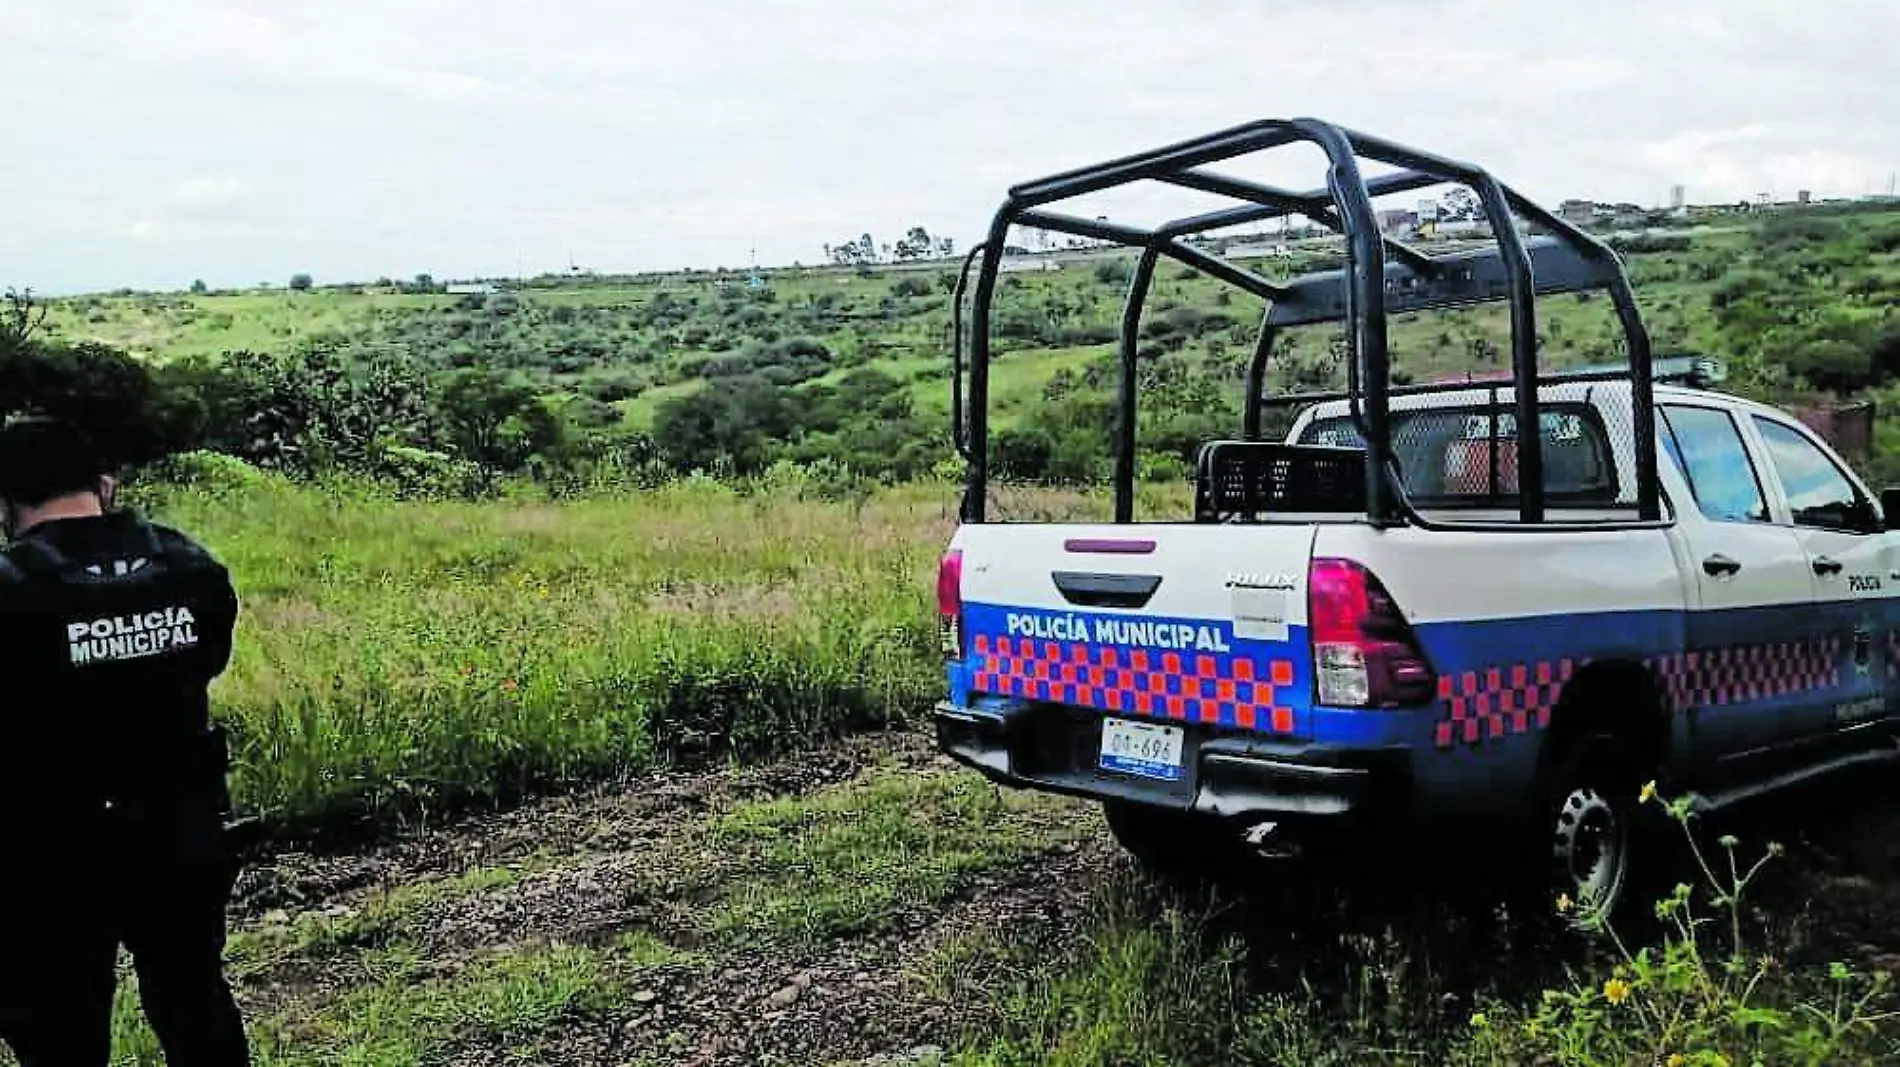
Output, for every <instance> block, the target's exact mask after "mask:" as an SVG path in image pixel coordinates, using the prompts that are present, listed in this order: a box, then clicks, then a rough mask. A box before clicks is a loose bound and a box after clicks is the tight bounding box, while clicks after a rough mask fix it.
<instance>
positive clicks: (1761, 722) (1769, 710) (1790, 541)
mask: <svg viewBox="0 0 1900 1067" xmlns="http://www.w3.org/2000/svg"><path fill="white" fill-rule="evenodd" d="M1658 410H1659V413H1660V415H1661V417H1660V418H1659V419H1658V420H1657V423H1658V425H1657V432H1658V433H1659V434H1660V435H1661V437H1662V444H1663V449H1664V451H1665V452H1666V453H1667V454H1668V455H1669V457H1670V458H1671V459H1672V460H1674V461H1675V462H1674V466H1675V470H1676V473H1678V474H1680V475H1681V477H1682V481H1683V482H1684V483H1686V485H1685V487H1686V489H1687V490H1688V494H1689V496H1690V498H1691V499H1692V500H1693V501H1694V504H1695V506H1694V507H1693V508H1689V507H1680V506H1679V507H1677V508H1676V509H1675V510H1676V519H1677V525H1676V532H1677V534H1678V536H1680V537H1681V538H1682V541H1683V546H1684V548H1685V549H1686V555H1687V558H1686V559H1685V561H1684V562H1685V564H1686V565H1687V566H1688V567H1689V568H1690V572H1691V574H1692V575H1693V578H1694V581H1695V596H1694V597H1693V599H1692V601H1691V603H1690V607H1689V613H1688V618H1687V620H1686V625H1685V626H1684V637H1685V646H1686V647H1685V648H1684V651H1683V653H1682V654H1681V655H1680V656H1672V657H1669V658H1668V659H1667V660H1666V661H1665V662H1664V664H1663V665H1662V668H1661V671H1660V673H1661V674H1662V676H1663V680H1664V682H1665V684H1666V685H1667V687H1668V690H1669V693H1670V695H1671V697H1672V699H1673V702H1674V704H1675V710H1676V713H1677V714H1678V715H1682V716H1685V717H1686V718H1687V731H1688V744H1689V746H1690V748H1691V750H1692V752H1691V753H1690V754H1691V755H1692V756H1693V758H1695V759H1697V760H1708V761H1711V762H1720V761H1722V760H1726V759H1732V758H1735V757H1739V756H1745V755H1751V754H1756V753H1759V752H1760V751H1761V750H1763V749H1766V748H1768V747H1769V746H1772V745H1773V744H1774V743H1775V742H1776V741H1777V740H1778V739H1779V737H1780V731H1781V722H1780V718H1779V716H1780V715H1781V713H1782V710H1783V708H1784V706H1785V705H1786V703H1787V702H1788V701H1789V700H1791V699H1797V700H1798V699H1802V698H1801V697H1800V695H1799V694H1798V693H1796V692H1794V691H1793V689H1792V688H1791V686H1792V680H1793V679H1794V678H1796V677H1797V676H1798V669H1799V668H1800V667H1802V666H1807V667H1815V666H1817V665H1816V664H1809V663H1804V661H1802V660H1800V659H1799V652H1800V650H1801V649H1803V648H1806V647H1808V646H1806V645H1803V644H1800V643H1799V641H1800V637H1805V636H1811V635H1799V636H1797V635H1795V634H1791V633H1790V624H1791V621H1792V620H1800V619H1802V618H1803V617H1804V615H1805V612H1804V611H1803V610H1802V609H1804V608H1805V607H1806V606H1807V604H1808V603H1809V600H1810V597H1811V588H1810V583H1809V576H1808V559H1807V556H1806V554H1805V553H1804V552H1802V550H1801V544H1800V542H1799V541H1798V540H1797V539H1796V537H1795V532H1794V531H1793V530H1792V529H1790V528H1788V527H1786V526H1780V525H1777V524H1776V523H1775V522H1774V521H1773V515H1772V513H1771V512H1770V510H1769V502H1768V494H1767V491H1766V490H1765V489H1764V482H1763V479H1762V478H1761V477H1760V475H1759V473H1758V472H1757V470H1756V468H1755V464H1754V461H1753V459H1752V458H1751V456H1750V454H1749V450H1748V447H1747V445H1746V442H1745V439H1744V437H1743V435H1742V429H1741V427H1740V425H1739V424H1738V423H1737V422H1736V420H1735V418H1734V417H1733V416H1731V415H1730V414H1729V412H1727V411H1726V410H1724V409H1722V408H1720V407H1715V406H1705V405H1700V404H1695V403H1693V402H1681V403H1678V402H1673V401H1672V402H1670V403H1668V404H1664V405H1662V406H1661V407H1660V408H1659V409H1658ZM1667 484H1668V483H1665V485H1667ZM1796 625H1799V623H1798V622H1796Z"/></svg>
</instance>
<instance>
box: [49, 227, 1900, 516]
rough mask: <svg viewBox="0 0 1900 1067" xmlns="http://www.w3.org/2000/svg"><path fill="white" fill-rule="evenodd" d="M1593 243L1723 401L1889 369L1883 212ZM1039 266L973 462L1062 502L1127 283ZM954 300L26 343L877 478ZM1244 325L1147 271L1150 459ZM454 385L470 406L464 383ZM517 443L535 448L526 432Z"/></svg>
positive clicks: (1096, 405)
mask: <svg viewBox="0 0 1900 1067" xmlns="http://www.w3.org/2000/svg"><path fill="white" fill-rule="evenodd" d="M1610 238H1611V240H1612V241H1613V242H1615V243H1617V244H1618V246H1619V247H1620V248H1621V249H1622V250H1623V252H1624V254H1625V256H1626V258H1627V260H1628V263H1629V265H1630V271H1631V274H1632V276H1633V278H1634V279H1635V281H1636V284H1637V287H1638V295H1639V299H1640V301H1641V304H1642V306H1643V309H1644V312H1645V315H1646V317H1647V320H1648V323H1649V326H1650V330H1651V334H1652V337H1653V339H1654V343H1655V347H1656V349H1657V350H1658V351H1659V352H1662V353H1669V352H1676V351H1695V352H1702V353H1709V354H1715V355H1720V356H1724V357H1727V358H1728V359H1730V360H1731V362H1732V364H1733V365H1734V366H1735V368H1736V370H1737V377H1736V379H1735V381H1734V387H1735V388H1738V389H1740V390H1742V391H1745V392H1753V393H1756V394H1759V395H1761V396H1763V397H1765V398H1768V399H1774V400H1780V401H1789V400H1797V399H1804V398H1805V399H1812V398H1814V397H1816V396H1820V395H1823V394H1828V395H1836V396H1839V395H1851V394H1856V393H1861V392H1864V391H1867V390H1878V389H1880V388H1881V387H1883V386H1884V384H1885V382H1886V381H1887V378H1888V375H1889V373H1890V371H1891V370H1893V369H1895V368H1896V367H1900V356H1896V355H1895V353H1894V351H1893V349H1894V340H1893V339H1894V337H1895V327H1894V320H1893V319H1892V317H1891V315H1892V311H1891V309H1892V308H1893V306H1894V305H1895V303H1896V301H1895V296H1896V295H1897V294H1900V257H1897V254H1896V246H1897V245H1900V210H1895V209H1894V207H1893V206H1892V205H1880V204H1860V205H1852V206H1851V207H1850V208H1848V209H1841V208H1812V209H1806V210H1801V211H1779V212H1771V213H1765V214H1761V215H1751V216H1744V217H1740V219H1739V221H1732V222H1729V223H1725V224H1724V225H1722V226H1705V227H1696V228H1685V229H1682V230H1676V231H1648V232H1645V233H1643V234H1640V235H1632V234H1618V233H1612V234H1610ZM1337 256H1338V253H1337V250H1336V249H1329V248H1328V247H1326V246H1325V244H1324V243H1323V242H1322V243H1320V244H1317V245H1310V246H1307V247H1306V248H1305V249H1304V250H1303V251H1301V252H1300V253H1298V254H1296V255H1294V256H1292V257H1288V258H1283V259H1278V260H1270V261H1265V262H1267V263H1272V264H1274V266H1273V267H1268V266H1265V265H1262V264H1260V263H1256V264H1255V266H1256V269H1260V270H1262V271H1263V272H1267V273H1276V272H1277V273H1278V274H1280V275H1286V274H1291V273H1301V272H1306V271H1311V270H1316V269H1327V268H1330V267H1332V266H1335V265H1336V264H1337V261H1338V260H1337ZM1055 266H1056V267H1058V268H1059V269H1049V270H1030V271H1021V272H1012V273H1009V274H1006V275H1005V276H1004V277H1003V278H1002V280H1001V282H1000V285H999V289H998V299H997V305H996V314H995V321H994V324H993V337H994V342H995V346H996V351H997V353H998V356H997V361H996V363H995V365H994V371H993V373H994V387H993V391H992V403H993V411H994V414H995V422H994V425H995V426H996V427H998V429H999V431H1000V436H999V439H998V441H997V447H998V449H999V451H1000V452H1001V462H1000V467H1001V469H1002V471H1003V472H1004V473H1006V474H1010V475H1013V476H1022V477H1029V478H1055V479H1059V480H1065V481H1070V480H1077V479H1088V478H1091V477H1095V476H1098V475H1099V474H1100V473H1101V467H1100V463H1101V461H1102V460H1103V459H1104V458H1105V455H1104V451H1105V450H1104V449H1102V448H1101V447H1100V445H1101V442H1102V438H1103V435H1104V434H1105V427H1106V426H1107V425H1108V424H1109V423H1108V415H1107V411H1108V409H1107V407H1106V404H1107V402H1108V398H1109V396H1110V394H1111V391H1112V380H1113V377H1114V369H1113V368H1114V342H1115V338H1116V335H1117V323H1118V321H1119V315H1120V306H1121V300H1122V295H1123V292H1124V289H1125V286H1126V281H1127V277H1128V274H1129V270H1130V260H1129V258H1128V257H1127V256H1125V255H1119V256H1118V255H1114V254H1108V253H1101V254H1096V255H1093V256H1082V257H1070V258H1066V259H1063V260H1059V261H1056V262H1055ZM954 280H955V279H954V274H953V271H952V269H951V267H950V266H949V265H948V264H947V263H946V264H941V265H934V266H933V265H925V266H921V267H920V266H918V265H914V264H913V265H907V266H902V267H857V268H799V269H783V270H774V271H768V272H764V273H763V274H762V275H760V276H759V277H757V278H756V279H753V278H748V277H747V276H745V275H739V274H732V273H678V274H667V275H650V276H638V277H616V278H568V277H543V278H537V279H530V280H526V281H523V282H519V283H499V284H498V285H496V286H494V287H493V288H494V291H491V292H473V293H468V292H463V293H454V294H451V293H447V292H442V291H441V290H442V289H443V288H444V287H443V286H441V285H439V284H437V283H434V282H432V281H429V280H428V279H422V280H420V282H419V283H405V284H396V283H379V284H377V285H373V286H338V287H330V288H323V287H317V288H312V289H309V290H307V291H291V290H279V291H268V292H263V291H257V292H244V293H202V294H164V295H150V294H120V295H112V296H90V297H78V298H69V299H63V300H59V301H56V302H53V303H52V305H51V309H50V310H51V314H50V316H49V318H48V320H47V322H46V324H45V326H44V328H43V332H42V334H41V340H42V341H43V342H45V343H50V344H54V345H60V344H64V345H77V346H81V347H83V346H84V345H86V344H88V343H89V344H93V345H99V346H105V347H107V348H109V349H112V350H119V351H124V352H126V353H129V354H130V355H131V356H132V357H133V358H134V359H136V360H138V361H140V362H141V363H142V364H143V365H145V366H147V367H148V368H155V370H154V373H160V374H161V375H162V374H164V373H166V372H167V370H168V369H170V371H171V372H172V377H173V378H175V379H184V378H190V377H191V376H192V375H196V376H197V377H198V378H200V379H201V378H202V377H203V376H204V375H206V374H216V373H218V368H220V367H225V368H226V369H228V367H229V365H230V358H229V357H230V354H231V353H250V354H251V355H250V356H247V357H244V358H245V359H247V360H249V364H248V365H249V366H251V367H252V370H253V371H255V370H256V368H257V367H259V366H263V365H265V364H273V365H275V364H282V363H284V362H285V361H289V362H290V363H294V364H297V365H298V366H301V367H303V368H304V370H305V371H307V372H309V374H310V375H314V376H315V377H316V378H323V377H324V375H325V374H328V373H329V372H327V371H320V370H319V371H310V368H309V364H310V362H311V360H312V359H317V360H318V361H319V362H325V361H327V362H325V365H326V366H327V365H330V364H334V365H335V366H336V367H337V368H338V370H337V371H336V373H339V374H344V375H346V376H352V377H358V378H360V377H362V376H363V375H362V374H360V373H358V372H359V371H361V370H362V369H363V368H366V367H377V368H380V370H379V371H378V373H381V374H383V375H385V376H386V377H390V380H391V381H393V382H396V383H398V384H401V383H407V384H406V385H403V388H412V389H413V390H414V391H416V392H430V391H439V390H440V389H442V388H446V386H445V385H444V383H446V382H455V381H459V382H461V386H460V387H459V388H461V389H462V391H463V393H464V394H467V395H478V396H482V397H488V396H490V395H491V394H493V393H494V392H495V390H496V389H500V388H502V385H501V384H499V383H504V382H505V383H506V389H507V390H512V391H513V392H511V393H510V394H509V395H510V397H511V399H510V400H509V404H513V405H514V406H513V407H509V406H508V405H506V404H504V405H502V407H503V408H505V409H506V410H502V411H500V419H501V421H505V419H506V418H510V417H513V418H516V419H517V421H518V422H519V423H520V424H521V425H524V426H528V427H529V429H526V430H521V432H520V433H519V434H518V435H517V436H520V437H521V438H522V440H523V442H525V443H523V444H522V445H521V447H518V448H514V449H513V450H512V452H511V453H510V456H509V457H502V456H500V455H499V453H497V454H495V455H483V456H472V457H471V456H467V455H466V454H465V453H466V451H467V450H466V449H465V448H463V447H462V446H463V445H464V444H466V442H465V441H464V442H458V441H457V440H455V435H454V434H453V433H445V432H442V431H441V429H440V424H441V423H443V422H445V421H446V422H455V421H457V419H461V421H464V422H466V421H467V420H466V419H465V418H462V417H461V415H454V414H451V415H450V416H449V417H448V418H446V419H442V418H430V417H425V416H427V412H418V413H416V417H417V419H418V420H420V421H421V422H428V423H432V424H433V425H434V428H433V429H431V428H429V427H422V428H420V429H417V430H414V431H409V430H406V429H404V427H405V425H406V423H405V421H404V419H402V418H384V417H381V416H380V415H379V416H378V418H379V420H380V421H381V423H382V424H383V425H384V426H385V427H394V428H395V429H394V430H387V431H386V432H385V433H384V434H383V435H382V438H383V439H382V440H380V443H375V445H374V448H371V445H370V444H364V445H363V449H364V450H368V451H375V450H381V451H380V452H379V453H378V454H382V453H386V452H387V451H388V449H389V448H391V447H397V448H401V447H414V448H419V449H422V450H424V451H426V452H432V453H447V454H455V453H464V456H463V458H471V459H473V460H474V461H476V462H477V463H478V464H480V465H483V466H500V467H502V468H504V469H505V470H506V471H525V470H526V469H527V466H528V459H529V457H530V456H531V455H534V454H536V453H537V452H539V453H540V454H542V458H543V459H544V460H548V461H555V460H559V461H560V462H563V463H564V462H567V460H568V459H571V458H572V455H573V454H575V453H576V451H577V449H578V451H579V452H581V453H585V454H587V455H589V456H592V457H595V458H598V457H599V456H600V455H602V454H603V451H604V452H607V453H614V454H616V455H621V456H623V457H624V456H625V455H627V454H629V450H631V454H636V455H638V456H641V457H646V458H658V459H659V460H660V461H661V462H663V463H666V464H668V465H670V466H672V467H674V468H692V467H707V466H710V467H717V468H720V469H725V470H730V471H732V472H735V473H741V474H743V473H749V472H754V471H757V470H762V469H763V468H764V467H766V466H768V465H770V464H771V463H773V462H777V461H780V460H790V461H793V462H799V463H811V462H816V461H818V460H821V459H829V460H835V461H838V462H840V463H842V464H844V465H846V466H848V467H850V468H851V469H852V470H854V471H857V472H859V473H861V474H863V475H865V476H869V477H873V478H878V479H882V480H892V479H900V480H901V479H904V478H908V477H913V476H915V475H916V474H918V473H920V472H922V471H924V470H927V469H929V468H931V467H933V466H935V465H936V464H938V463H940V462H942V461H943V460H945V459H947V458H948V448H947V440H946V438H947V432H946V426H947V422H948V414H949V402H950V401H949V376H950V366H949V362H950V361H949V358H948V341H949V336H950V329H951V308H950V299H951V295H950V294H951V291H952V288H953V286H954ZM1263 310H1264V309H1263V305H1262V303H1261V302H1260V301H1258V300H1257V299H1255V298H1253V297H1251V296H1248V295H1246V294H1244V293H1241V292H1239V291H1237V290H1233V289H1231V288H1230V287H1228V286H1226V285H1224V284H1223V283H1220V282H1218V281H1215V280H1214V279H1211V278H1208V277H1205V276H1202V275H1200V274H1198V273H1197V272H1195V271H1193V270H1191V269H1185V268H1182V267H1180V266H1178V265H1172V264H1164V265H1163V267H1162V268H1161V271H1160V273H1159V275H1158V277H1157V281H1156V287H1155V292H1154V295H1153V298H1152V300H1151V303H1150V305H1149V314H1148V318H1147V320H1146V321H1145V322H1144V323H1143V326H1142V349H1141V357H1142V364H1141V365H1142V384H1143V388H1144V391H1145V395H1146V399H1145V400H1144V409H1143V425H1142V432H1143V437H1144V445H1145V446H1146V447H1147V448H1148V449H1149V450H1151V451H1153V452H1155V453H1157V454H1158V455H1160V456H1163V457H1165V456H1169V455H1172V456H1175V457H1176V458H1178V459H1183V460H1185V459H1186V458H1187V457H1189V456H1191V455H1192V450H1193V447H1194V446H1195V445H1196V444H1198V442H1199V441H1201V440H1204V439H1206V437H1208V436H1210V435H1214V434H1225V433H1230V432H1232V430H1233V428H1234V427H1235V426H1236V425H1237V420H1238V400H1239V387H1240V382H1241V380H1242V375H1243V374H1244V366H1245V362H1246V359H1247V355H1248V353H1249V351H1250V349H1251V346H1252V343H1253V338H1254V332H1255V330H1256V328H1257V325H1258V323H1259V321H1260V316H1261V313H1262V311H1263ZM1538 314H1539V339H1540V342H1541V345H1542V348H1543V354H1544V355H1543V358H1544V361H1545V364H1546V366H1553V367H1562V366H1567V365H1574V364H1579V363H1592V362H1602V361H1606V360H1614V359H1618V358H1620V351H1619V347H1618V346H1619V344H1620V332H1619V330H1618V328H1617V326H1616V322H1615V317H1614V315H1613V313H1612V311H1611V308H1610V306H1609V302H1608V301H1607V300H1605V299H1603V298H1601V297H1600V296H1596V295H1593V294H1581V295H1573V296H1565V297H1559V298H1551V299H1545V300H1542V301H1540V303H1539V312H1538ZM1391 344H1392V350H1393V353H1394V366H1395V372H1396V375H1397V376H1398V377H1399V378H1400V379H1401V380H1413V379H1428V378H1432V377H1437V376H1443V375H1448V374H1457V373H1460V372H1465V371H1486V370H1496V369H1502V368H1503V367H1504V366H1506V364H1507V360H1508V347H1509V329H1508V319H1507V311H1506V309H1505V308H1504V307H1503V306H1501V305H1497V306H1489V307H1484V308H1477V309H1464V310H1456V311H1449V312H1443V313H1428V314H1422V315H1419V314H1408V315H1402V316H1399V317H1397V318H1396V319H1395V321H1394V322H1393V324H1392V329H1391ZM1278 351H1279V356H1278V357H1277V359H1276V364H1275V367H1276V368H1277V369H1276V373H1275V376H1274V382H1273V384H1274V385H1275V386H1276V387H1281V388H1310V387H1315V386H1322V385H1339V384H1343V374H1344V369H1343V363H1342V362H1341V361H1340V354H1341V352H1342V351H1343V335H1342V334H1341V333H1340V332H1339V331H1338V330H1336V329H1334V328H1330V327H1314V328H1309V329H1305V330H1298V331H1293V332H1292V333H1291V334H1290V335H1288V336H1287V337H1286V338H1285V339H1284V340H1283V342H1282V343H1281V346H1280V348H1279V350H1278ZM313 353H315V354H316V355H313ZM245 373H252V372H251V371H247V372H245ZM273 373H275V372H273ZM307 376H309V375H307ZM332 376H333V375H332ZM292 377H295V375H292ZM474 378H481V379H483V381H484V382H486V383H487V384H483V385H481V386H480V387H479V388H477V387H476V385H474V384H471V382H472V381H473V379H474ZM709 385H712V386H716V388H712V389H709V388H708V386H709ZM194 388H197V386H194ZM273 388H274V387H273ZM395 389H396V387H395V386H392V387H391V390H395ZM391 390H385V392H386V393H387V392H390V391H391ZM396 391H400V390H396ZM521 397H534V398H538V401H537V404H538V405H539V407H537V408H536V409H535V410H529V409H528V408H524V407H521V403H522V402H523V401H521V400H520V398H521ZM464 400H466V396H465V397H464ZM357 402H366V401H361V399H360V398H359V400H358V401H357ZM541 408H545V409H546V411H545V412H543V413H542V414H536V411H539V410H541ZM463 414H466V412H463ZM537 420H539V422H544V423H548V425H545V426H541V427H540V429H538V430H534V425H538V424H539V423H538V422H537ZM213 421H215V420H213ZM305 421H306V422H307V421H309V420H305ZM318 421H321V420H318ZM530 424H534V425H530ZM556 424H558V425H556ZM530 430H533V432H529V431H530ZM464 436H465V437H466V435H464ZM478 436H480V435H478ZM487 436H489V437H493V436H494V435H493V434H489V435H487ZM529 438H532V440H529ZM557 440H558V441H559V442H561V443H562V448H555V447H554V444H553V443H554V442H556V441H557ZM210 443H212V444H213V445H214V446H215V445H216V444H217V442H216V441H212V442H210ZM583 444H584V447H582V445H583ZM491 451H493V450H491ZM504 451H505V450H504ZM557 452H559V453H561V455H560V456H557V455H556V454H555V453H557ZM246 458H251V459H260V458H267V457H257V456H248V455H247V456H246ZM504 458H505V459H506V462H503V460H504ZM543 466H545V464H543Z"/></svg>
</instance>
